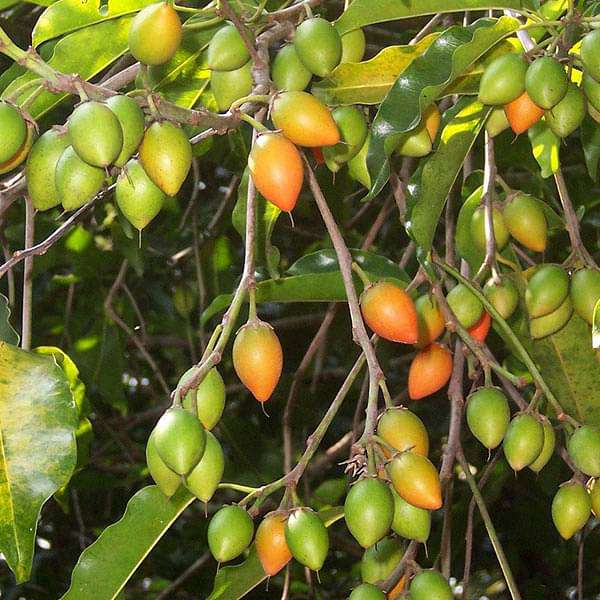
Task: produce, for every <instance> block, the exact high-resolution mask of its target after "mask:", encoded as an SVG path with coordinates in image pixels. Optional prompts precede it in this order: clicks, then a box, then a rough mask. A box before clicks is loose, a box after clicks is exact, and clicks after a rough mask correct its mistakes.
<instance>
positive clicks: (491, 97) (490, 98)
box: [479, 54, 527, 104]
mask: <svg viewBox="0 0 600 600" xmlns="http://www.w3.org/2000/svg"><path fill="white" fill-rule="evenodd" d="M526 72H527V63H526V62H525V61H524V60H523V58H522V56H521V55H519V54H504V55H503V56H499V57H498V58H496V59H495V60H493V61H492V62H491V63H490V64H489V65H488V66H487V67H486V69H485V71H484V72H483V75H482V76H481V83H480V84H479V101H480V102H483V104H508V103H509V102H512V101H513V100H514V99H515V98H518V97H519V96H520V95H521V94H522V93H523V92H524V91H525V74H526Z"/></svg>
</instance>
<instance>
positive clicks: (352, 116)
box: [323, 106, 369, 173]
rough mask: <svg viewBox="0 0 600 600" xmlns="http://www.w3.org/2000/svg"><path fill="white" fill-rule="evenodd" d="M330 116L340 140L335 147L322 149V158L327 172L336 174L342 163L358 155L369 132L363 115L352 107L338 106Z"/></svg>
mask: <svg viewBox="0 0 600 600" xmlns="http://www.w3.org/2000/svg"><path fill="white" fill-rule="evenodd" d="M331 116H332V117H333V120H334V121H335V122H336V125H337V126H338V129H339V130H340V136H341V138H342V139H341V141H340V143H339V144H336V145H335V146H328V147H326V148H323V156H324V158H325V162H326V163H327V166H328V167H329V170H330V171H332V172H333V173H336V172H337V171H339V170H340V168H341V167H342V165H343V164H344V163H346V162H348V161H349V160H350V159H351V158H353V157H354V156H356V154H358V152H359V151H360V149H361V148H362V145H363V144H364V142H365V140H366V139H367V133H368V131H369V130H368V128H367V120H366V119H365V115H364V113H363V112H362V111H361V110H359V109H358V108H355V107H354V106H340V107H339V108H336V109H335V110H333V111H332V113H331Z"/></svg>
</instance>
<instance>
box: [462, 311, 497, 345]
mask: <svg viewBox="0 0 600 600" xmlns="http://www.w3.org/2000/svg"><path fill="white" fill-rule="evenodd" d="M491 326H492V319H491V317H490V315H489V313H488V312H487V311H485V310H484V311H483V314H482V315H481V319H479V321H477V323H475V325H473V327H470V328H469V329H468V331H469V335H470V336H471V337H472V338H473V339H474V340H477V341H478V342H479V343H483V342H484V341H485V338H486V337H487V334H488V332H489V330H490V327H491Z"/></svg>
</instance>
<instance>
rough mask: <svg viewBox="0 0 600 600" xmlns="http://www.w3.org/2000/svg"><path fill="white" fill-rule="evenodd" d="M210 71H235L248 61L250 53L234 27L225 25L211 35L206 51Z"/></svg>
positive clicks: (229, 24)
mask: <svg viewBox="0 0 600 600" xmlns="http://www.w3.org/2000/svg"><path fill="white" fill-rule="evenodd" d="M206 55H207V62H208V68H209V69H211V70H212V71H235V70H236V69H239V68H240V67H241V66H242V65H244V64H246V63H247V62H248V61H249V60H250V53H249V52H248V48H246V44H244V40H243V38H242V36H241V35H240V32H239V31H238V30H237V29H236V27H235V25H233V24H231V23H227V24H226V25H225V26H224V27H221V29H219V31H217V32H216V33H215V35H213V37H212V39H211V40H210V44H208V49H207V51H206Z"/></svg>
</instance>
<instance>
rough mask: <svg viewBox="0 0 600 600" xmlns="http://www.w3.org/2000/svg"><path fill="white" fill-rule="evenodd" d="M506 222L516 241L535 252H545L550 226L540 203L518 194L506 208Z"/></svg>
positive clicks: (525, 195)
mask: <svg viewBox="0 0 600 600" xmlns="http://www.w3.org/2000/svg"><path fill="white" fill-rule="evenodd" d="M504 222H505V223H506V227H507V228H508V231H509V232H510V235H512V236H513V237H514V238H515V240H517V241H518V242H520V243H521V244H523V246H525V247H526V248H529V250H533V251H534V252H544V250H546V242H547V239H548V225H547V223H546V217H545V215H544V211H543V210H542V209H541V207H540V205H539V203H538V201H537V200H536V199H535V198H532V197H531V196H528V195H527V194H521V193H519V194H516V195H515V196H513V197H512V198H511V199H510V200H509V201H508V202H507V203H506V205H505V206H504Z"/></svg>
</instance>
